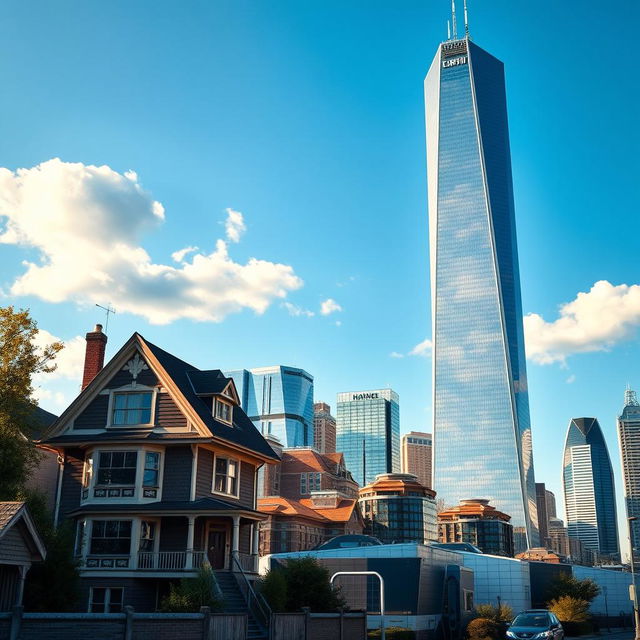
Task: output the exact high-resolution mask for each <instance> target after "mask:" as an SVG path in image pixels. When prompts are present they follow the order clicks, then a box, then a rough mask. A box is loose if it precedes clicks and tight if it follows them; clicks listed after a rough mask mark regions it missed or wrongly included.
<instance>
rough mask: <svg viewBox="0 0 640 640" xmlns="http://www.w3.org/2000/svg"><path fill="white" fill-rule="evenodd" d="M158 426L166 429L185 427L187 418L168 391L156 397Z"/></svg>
mask: <svg viewBox="0 0 640 640" xmlns="http://www.w3.org/2000/svg"><path fill="white" fill-rule="evenodd" d="M156 426H157V427H162V428H164V429H175V428H182V429H184V428H185V427H186V426H187V419H186V418H185V416H184V414H183V413H182V411H180V409H178V405H176V403H175V402H174V401H173V398H172V397H171V396H170V395H169V394H168V393H159V394H158V395H157V397H156Z"/></svg>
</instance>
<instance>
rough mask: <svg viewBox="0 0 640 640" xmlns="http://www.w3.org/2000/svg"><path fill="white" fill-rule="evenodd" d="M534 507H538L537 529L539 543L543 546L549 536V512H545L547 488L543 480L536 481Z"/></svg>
mask: <svg viewBox="0 0 640 640" xmlns="http://www.w3.org/2000/svg"><path fill="white" fill-rule="evenodd" d="M536 507H537V509H538V531H539V533H540V545H541V546H542V547H544V546H545V545H546V544H547V538H548V537H549V514H548V513H547V489H546V487H545V486H544V482H536Z"/></svg>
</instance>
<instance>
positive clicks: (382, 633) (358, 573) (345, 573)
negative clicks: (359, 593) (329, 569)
mask: <svg viewBox="0 0 640 640" xmlns="http://www.w3.org/2000/svg"><path fill="white" fill-rule="evenodd" d="M338 576H376V578H378V580H380V640H385V637H386V636H385V628H386V627H385V623H384V578H383V577H382V576H381V575H380V574H379V573H378V572H377V571H338V572H337V573H334V574H333V575H332V576H331V580H329V584H331V585H332V586H333V581H334V580H335V579H336V578H337V577H338ZM365 593H366V589H365Z"/></svg>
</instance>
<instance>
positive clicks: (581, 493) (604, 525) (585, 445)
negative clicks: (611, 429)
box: [562, 418, 619, 558]
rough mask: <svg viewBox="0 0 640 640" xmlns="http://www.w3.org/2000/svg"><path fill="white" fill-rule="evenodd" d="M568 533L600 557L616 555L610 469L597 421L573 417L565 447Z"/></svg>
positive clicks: (615, 529) (615, 532) (564, 465)
mask: <svg viewBox="0 0 640 640" xmlns="http://www.w3.org/2000/svg"><path fill="white" fill-rule="evenodd" d="M562 481H563V486H564V503H565V508H566V511H567V530H568V531H567V532H568V535H569V537H570V538H577V539H578V540H580V541H581V542H582V544H583V545H584V546H585V547H586V548H587V549H591V550H592V551H594V552H595V553H596V554H598V555H599V556H601V557H602V556H604V557H608V558H616V557H617V556H618V552H619V546H618V524H617V520H616V496H615V486H614V481H613V469H612V467H611V460H610V459H609V451H608V450H607V444H606V442H605V440H604V436H603V435H602V430H601V429H600V424H599V423H598V420H597V419H596V418H572V419H571V421H570V422H569V428H568V430H567V437H566V440H565V446H564V459H563V474H562Z"/></svg>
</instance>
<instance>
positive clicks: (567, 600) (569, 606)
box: [549, 596, 589, 623]
mask: <svg viewBox="0 0 640 640" xmlns="http://www.w3.org/2000/svg"><path fill="white" fill-rule="evenodd" d="M549 611H552V612H553V613H555V614H556V615H557V616H558V619H559V620H560V622H562V623H564V622H588V620H589V603H588V602H587V601H586V600H580V599H579V598H573V597H572V596H561V597H560V598H558V599H557V600H552V601H551V602H550V603H549Z"/></svg>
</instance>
